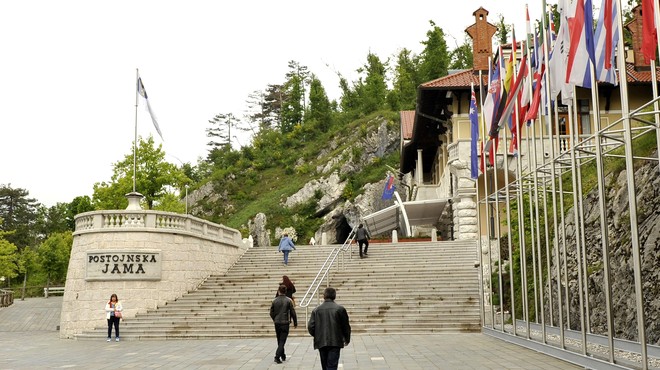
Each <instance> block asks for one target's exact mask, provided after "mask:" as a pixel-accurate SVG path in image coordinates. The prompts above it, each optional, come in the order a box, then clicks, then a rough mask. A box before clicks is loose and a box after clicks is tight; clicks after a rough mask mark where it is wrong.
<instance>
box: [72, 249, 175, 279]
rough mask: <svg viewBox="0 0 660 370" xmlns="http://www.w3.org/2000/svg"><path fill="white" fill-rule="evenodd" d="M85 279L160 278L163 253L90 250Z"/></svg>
mask: <svg viewBox="0 0 660 370" xmlns="http://www.w3.org/2000/svg"><path fill="white" fill-rule="evenodd" d="M85 261H86V274H85V280H89V281H93V280H104V281H105V280H160V279H161V273H162V267H163V264H162V261H161V253H160V251H159V250H156V251H155V250H149V251H127V250H121V251H109V250H104V251H88V252H87V257H86V258H85Z"/></svg>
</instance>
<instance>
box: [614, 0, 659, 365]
mask: <svg viewBox="0 0 660 370" xmlns="http://www.w3.org/2000/svg"><path fill="white" fill-rule="evenodd" d="M616 1H617V5H618V6H619V9H620V10H621V9H623V8H622V7H621V0H616ZM655 3H656V4H657V1H655ZM618 13H619V14H618V16H617V22H618V23H619V24H618V25H619V30H621V31H623V15H622V13H623V12H621V11H619V12H618ZM618 48H619V53H618V59H617V62H618V63H617V64H618V65H619V68H620V71H623V73H621V74H622V75H623V76H622V77H621V78H620V79H619V80H620V82H619V85H620V87H621V113H622V115H623V117H622V118H623V138H624V150H625V159H626V161H625V162H626V179H627V182H628V184H627V187H628V203H629V206H630V208H629V214H630V243H631V245H632V259H633V274H634V277H635V303H636V305H637V331H638V336H637V338H638V340H639V343H640V345H641V349H642V369H643V370H646V369H648V354H647V348H646V327H645V326H644V325H645V315H644V294H643V291H642V269H641V264H642V262H641V258H640V242H639V229H638V226H639V225H638V220H637V191H636V189H635V168H634V167H633V152H632V132H631V125H630V108H629V107H628V72H627V70H626V60H625V57H624V55H623V50H625V49H624V45H623V37H619V44H618ZM653 83H654V84H655V83H656V82H655V81H653Z"/></svg>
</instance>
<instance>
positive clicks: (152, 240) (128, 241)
mask: <svg viewBox="0 0 660 370" xmlns="http://www.w3.org/2000/svg"><path fill="white" fill-rule="evenodd" d="M247 248H248V246H247V245H244V244H243V242H242V241H241V235H240V232H238V231H237V230H234V229H230V228H227V227H224V226H221V225H217V224H213V223H210V222H207V221H204V220H201V219H198V218H196V217H192V216H186V215H180V214H173V213H168V212H156V211H99V212H88V213H83V214H80V215H78V216H77V217H76V231H75V232H74V238H73V247H72V250H71V258H70V260H69V269H68V273H67V280H66V285H65V293H64V299H63V303H62V314H61V318H60V337H62V338H73V337H74V336H75V335H76V334H79V333H81V332H83V331H85V330H90V329H93V328H95V327H106V325H107V324H106V319H105V311H104V308H105V304H106V303H107V302H108V300H109V298H110V295H111V294H112V293H115V294H117V295H118V297H119V300H120V301H121V303H122V305H123V307H124V317H125V318H127V319H130V318H131V317H134V316H135V315H136V314H137V313H139V312H145V311H147V310H149V309H155V308H156V307H158V306H160V305H163V304H164V303H165V302H167V301H170V300H173V299H175V298H178V297H181V296H182V295H183V294H185V293H187V292H189V291H192V290H194V289H196V288H197V287H198V286H199V285H200V284H201V283H202V282H203V281H204V280H205V279H206V278H207V277H208V276H209V275H211V274H222V273H224V272H226V271H227V270H228V269H229V267H231V266H232V265H233V264H234V263H235V262H236V261H237V260H238V258H240V256H241V255H242V254H243V253H244V252H245V250H246V249H247ZM94 256H110V261H109V263H108V261H107V258H106V259H104V260H101V259H100V257H99V258H98V259H96V261H95V262H94V263H92V259H94ZM129 256H131V257H130V258H131V260H132V261H131V263H127V262H126V260H127V259H128V258H129ZM137 256H140V259H139V261H140V262H143V263H142V264H140V263H138V262H135V259H137ZM142 256H150V257H149V258H148V259H147V261H146V262H145V261H143V260H144V259H145V258H143V257H142ZM151 256H153V257H151ZM122 258H123V259H124V261H122V262H118V260H120V259H122ZM106 265H107V266H106ZM115 265H116V266H115ZM103 271H105V273H104V272H103ZM142 271H144V272H142Z"/></svg>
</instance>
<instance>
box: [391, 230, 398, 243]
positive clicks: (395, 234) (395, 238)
mask: <svg viewBox="0 0 660 370" xmlns="http://www.w3.org/2000/svg"><path fill="white" fill-rule="evenodd" d="M398 242H399V236H398V235H397V233H396V230H392V243H398Z"/></svg>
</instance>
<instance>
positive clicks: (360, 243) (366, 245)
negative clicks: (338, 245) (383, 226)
mask: <svg viewBox="0 0 660 370" xmlns="http://www.w3.org/2000/svg"><path fill="white" fill-rule="evenodd" d="M362 244H364V254H367V249H369V239H360V240H358V245H359V246H360V257H362Z"/></svg>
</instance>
